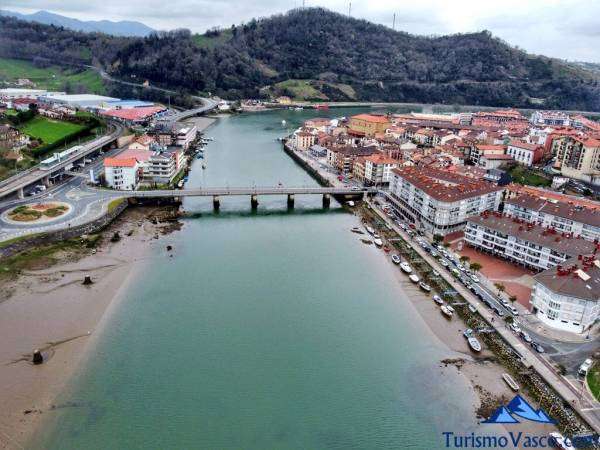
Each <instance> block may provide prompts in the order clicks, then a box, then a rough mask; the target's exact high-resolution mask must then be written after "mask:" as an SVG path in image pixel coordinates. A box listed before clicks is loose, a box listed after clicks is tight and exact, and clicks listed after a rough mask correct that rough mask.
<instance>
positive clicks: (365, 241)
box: [360, 239, 373, 245]
mask: <svg viewBox="0 0 600 450" xmlns="http://www.w3.org/2000/svg"><path fill="white" fill-rule="evenodd" d="M360 241H361V242H362V243H363V244H367V245H371V244H372V243H373V241H372V240H371V239H361V240H360Z"/></svg>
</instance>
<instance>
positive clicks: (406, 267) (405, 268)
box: [400, 262, 412, 273]
mask: <svg viewBox="0 0 600 450" xmlns="http://www.w3.org/2000/svg"><path fill="white" fill-rule="evenodd" d="M400 268H401V269H402V272H405V273H411V272H412V268H411V267H410V266H409V265H408V263H407V262H403V263H402V264H400Z"/></svg>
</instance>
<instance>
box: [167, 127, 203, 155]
mask: <svg viewBox="0 0 600 450" xmlns="http://www.w3.org/2000/svg"><path fill="white" fill-rule="evenodd" d="M197 135H198V127H197V126H196V125H185V126H177V127H174V128H173V136H174V138H175V145H177V146H178V147H181V148H183V149H184V150H187V149H188V148H189V147H190V145H191V144H192V142H194V140H195V139H196V136H197Z"/></svg>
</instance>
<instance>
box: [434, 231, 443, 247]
mask: <svg viewBox="0 0 600 450" xmlns="http://www.w3.org/2000/svg"><path fill="white" fill-rule="evenodd" d="M443 240H444V236H442V235H441V234H437V233H436V234H434V235H433V242H435V243H436V244H439V243H440V242H442V241H443Z"/></svg>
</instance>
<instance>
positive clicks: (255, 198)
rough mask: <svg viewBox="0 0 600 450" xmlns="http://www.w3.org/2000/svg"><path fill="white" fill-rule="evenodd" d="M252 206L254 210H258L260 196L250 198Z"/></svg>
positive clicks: (254, 195) (253, 195)
mask: <svg viewBox="0 0 600 450" xmlns="http://www.w3.org/2000/svg"><path fill="white" fill-rule="evenodd" d="M250 205H251V206H252V209H256V208H258V196H257V195H256V194H252V195H251V196H250Z"/></svg>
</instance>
